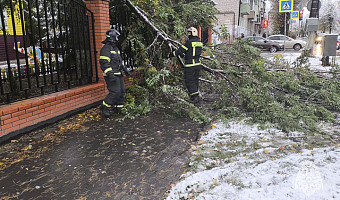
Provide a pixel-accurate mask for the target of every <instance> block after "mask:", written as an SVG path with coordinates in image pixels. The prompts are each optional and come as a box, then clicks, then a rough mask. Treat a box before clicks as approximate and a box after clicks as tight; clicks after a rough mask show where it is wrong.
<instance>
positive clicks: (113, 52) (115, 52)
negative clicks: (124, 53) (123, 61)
mask: <svg viewBox="0 0 340 200" xmlns="http://www.w3.org/2000/svg"><path fill="white" fill-rule="evenodd" d="M111 53H112V54H117V51H111ZM118 54H120V51H119V50H118Z"/></svg>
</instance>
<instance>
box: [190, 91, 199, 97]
mask: <svg viewBox="0 0 340 200" xmlns="http://www.w3.org/2000/svg"><path fill="white" fill-rule="evenodd" d="M195 94H198V92H193V93H191V94H190V96H192V95H195Z"/></svg>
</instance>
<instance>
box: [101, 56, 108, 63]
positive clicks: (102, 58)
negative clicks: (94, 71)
mask: <svg viewBox="0 0 340 200" xmlns="http://www.w3.org/2000/svg"><path fill="white" fill-rule="evenodd" d="M99 59H101V60H107V61H109V62H110V61H111V59H110V58H109V57H107V56H100V57H99Z"/></svg>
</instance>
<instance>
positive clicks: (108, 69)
mask: <svg viewBox="0 0 340 200" xmlns="http://www.w3.org/2000/svg"><path fill="white" fill-rule="evenodd" d="M109 71H112V68H111V67H109V68H107V69H105V71H104V73H105V74H106V73H107V72H109Z"/></svg>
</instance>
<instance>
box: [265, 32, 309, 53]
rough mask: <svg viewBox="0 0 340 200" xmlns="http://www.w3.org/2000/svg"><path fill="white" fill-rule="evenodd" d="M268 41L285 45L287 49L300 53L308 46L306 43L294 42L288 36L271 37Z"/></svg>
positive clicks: (301, 41)
mask: <svg viewBox="0 0 340 200" xmlns="http://www.w3.org/2000/svg"><path fill="white" fill-rule="evenodd" d="M268 39H269V40H271V41H275V42H278V43H280V44H282V45H284V47H285V48H286V49H294V50H295V51H299V50H300V49H302V48H304V47H305V46H306V42H305V41H303V40H294V39H293V38H291V37H288V36H286V35H271V36H269V37H268Z"/></svg>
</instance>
